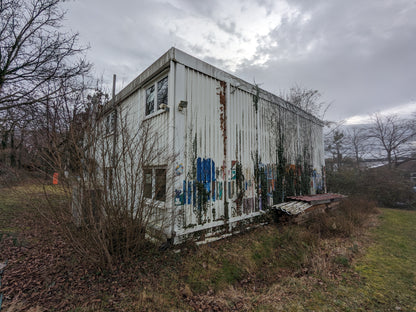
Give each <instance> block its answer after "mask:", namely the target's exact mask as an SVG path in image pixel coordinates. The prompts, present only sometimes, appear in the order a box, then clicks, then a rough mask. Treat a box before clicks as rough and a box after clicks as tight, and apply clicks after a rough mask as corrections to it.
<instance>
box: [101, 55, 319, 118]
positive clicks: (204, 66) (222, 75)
mask: <svg viewBox="0 0 416 312" xmlns="http://www.w3.org/2000/svg"><path fill="white" fill-rule="evenodd" d="M171 61H173V62H176V63H179V64H182V65H184V66H186V67H188V68H191V69H194V70H196V71H199V72H201V73H203V74H205V75H207V76H210V77H213V78H215V79H218V80H222V81H226V82H228V83H230V84H231V85H232V86H233V87H235V88H237V89H241V90H244V91H246V92H248V93H252V94H254V93H255V92H256V85H255V84H251V83H249V82H247V81H245V80H243V79H240V78H238V77H236V76H234V75H232V74H229V73H227V72H225V71H223V70H221V69H219V68H217V67H215V66H213V65H210V64H208V63H206V62H204V61H202V60H200V59H198V58H196V57H194V56H192V55H189V54H187V53H185V52H183V51H181V50H179V49H177V48H174V47H172V48H170V49H169V50H168V51H167V52H166V53H165V54H163V55H162V56H161V57H159V58H158V59H157V60H156V61H155V62H154V63H153V64H152V65H150V66H149V67H148V68H146V69H145V70H144V71H143V72H142V73H141V74H140V75H139V76H137V77H136V78H135V79H134V80H133V81H132V82H130V83H129V84H128V85H127V86H126V87H124V88H123V89H122V90H121V91H120V92H118V93H117V94H116V96H115V103H116V105H118V104H120V103H121V102H123V101H124V100H125V99H126V98H127V97H129V96H130V95H131V94H132V93H134V92H135V91H137V90H138V89H140V88H141V87H143V85H145V84H146V83H148V82H149V81H150V80H152V79H153V78H154V77H155V76H157V75H158V74H159V73H161V72H162V71H164V70H166V69H168V68H169V67H170V62H171ZM259 95H260V98H261V99H264V100H266V101H269V102H271V103H274V104H276V105H279V106H281V107H282V108H285V109H287V110H289V111H291V112H293V113H295V114H298V115H300V116H302V117H304V118H306V119H308V120H310V121H312V122H314V123H316V124H318V125H320V126H323V125H324V123H323V122H322V120H320V119H319V118H317V117H316V116H314V115H312V114H310V113H308V112H306V111H305V110H303V109H301V108H300V107H297V106H295V105H293V104H292V103H290V102H288V101H286V100H284V99H282V98H280V97H278V96H277V95H275V94H273V93H270V92H268V91H266V90H264V89H261V88H259ZM109 103H111V100H110V101H109Z"/></svg>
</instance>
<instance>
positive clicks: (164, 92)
mask: <svg viewBox="0 0 416 312" xmlns="http://www.w3.org/2000/svg"><path fill="white" fill-rule="evenodd" d="M155 104H157V106H156V107H155ZM161 104H166V105H167V104H168V76H166V77H164V78H162V79H160V80H159V81H157V82H155V83H154V84H152V85H151V86H149V87H148V88H147V89H146V116H147V115H150V114H152V113H154V112H155V111H157V110H159V109H160V105H161Z"/></svg>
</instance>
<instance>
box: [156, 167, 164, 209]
mask: <svg viewBox="0 0 416 312" xmlns="http://www.w3.org/2000/svg"><path fill="white" fill-rule="evenodd" d="M155 177H156V179H155V180H156V188H155V199H157V200H161V201H165V199H166V169H155Z"/></svg>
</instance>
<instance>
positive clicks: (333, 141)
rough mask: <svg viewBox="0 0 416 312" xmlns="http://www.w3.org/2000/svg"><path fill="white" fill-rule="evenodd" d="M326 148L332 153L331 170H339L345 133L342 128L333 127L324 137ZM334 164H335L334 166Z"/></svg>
mask: <svg viewBox="0 0 416 312" xmlns="http://www.w3.org/2000/svg"><path fill="white" fill-rule="evenodd" d="M325 145H326V150H327V151H329V152H330V153H331V154H332V164H331V165H332V168H331V171H336V170H340V169H341V167H342V165H343V159H344V153H345V134H344V132H343V131H342V130H339V129H335V130H334V131H333V132H331V135H330V136H329V135H328V136H327V137H326V144H325ZM334 165H335V166H334Z"/></svg>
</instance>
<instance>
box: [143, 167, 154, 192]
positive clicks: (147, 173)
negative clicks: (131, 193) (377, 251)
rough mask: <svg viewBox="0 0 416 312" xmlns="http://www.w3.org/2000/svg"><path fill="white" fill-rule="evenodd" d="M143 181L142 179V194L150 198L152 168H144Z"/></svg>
mask: <svg viewBox="0 0 416 312" xmlns="http://www.w3.org/2000/svg"><path fill="white" fill-rule="evenodd" d="M143 174H144V181H143V188H144V190H143V193H144V194H143V195H144V197H145V198H152V185H153V178H152V169H144V172H143Z"/></svg>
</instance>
